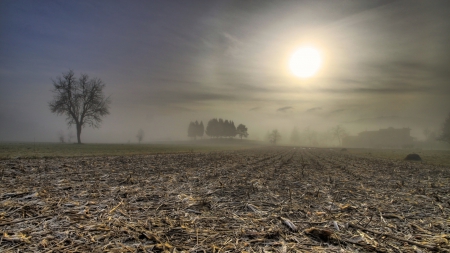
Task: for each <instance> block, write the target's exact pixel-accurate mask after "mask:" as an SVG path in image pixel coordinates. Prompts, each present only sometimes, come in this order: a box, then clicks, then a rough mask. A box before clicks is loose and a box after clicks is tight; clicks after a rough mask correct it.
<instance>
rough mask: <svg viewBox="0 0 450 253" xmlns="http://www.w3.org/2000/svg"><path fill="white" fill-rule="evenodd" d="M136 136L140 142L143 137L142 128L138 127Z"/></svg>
mask: <svg viewBox="0 0 450 253" xmlns="http://www.w3.org/2000/svg"><path fill="white" fill-rule="evenodd" d="M136 138H137V139H138V142H139V144H141V141H142V140H143V139H144V130H142V129H139V131H138V133H137V135H136Z"/></svg>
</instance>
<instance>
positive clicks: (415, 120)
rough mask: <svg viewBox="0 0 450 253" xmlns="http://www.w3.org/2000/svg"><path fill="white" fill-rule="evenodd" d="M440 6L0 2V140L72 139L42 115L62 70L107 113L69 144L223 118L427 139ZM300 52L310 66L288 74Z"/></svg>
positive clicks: (439, 85)
mask: <svg viewBox="0 0 450 253" xmlns="http://www.w3.org/2000/svg"><path fill="white" fill-rule="evenodd" d="M449 13H450V2H449V1H447V0H440V1H439V0H436V1H415V0H405V1H391V0H370V1H369V0H367V1H360V0H342V1H316V0H314V1H313V0H309V1H306V0H303V1H302V0H299V1H275V0H261V1H255V0H253V1H252V0H243V1H231V0H230V1H218V0H210V1H200V0H199V1H181V0H179V1H157V0H155V1H138V0H133V1H125V0H122V1H119V0H111V1H106V0H105V1H90V0H77V1H74V0H64V1H55V0H52V1H45V0H39V1H34V0H33V1H26V0H2V1H0V141H42V142H44V141H50V142H56V141H58V134H59V133H63V134H65V135H68V134H70V133H72V134H75V129H74V128H68V126H67V124H66V122H65V117H64V116H57V115H55V114H52V113H51V112H50V110H49V107H48V103H49V102H50V101H51V100H52V98H53V94H52V92H51V90H52V80H54V79H56V78H57V77H58V76H61V75H62V74H63V73H66V72H67V71H69V70H73V71H74V72H75V74H76V75H77V76H79V75H80V74H88V75H89V76H90V77H97V78H100V79H101V80H103V82H104V83H105V84H106V86H105V89H104V92H105V94H106V95H108V96H110V98H111V101H112V103H111V108H110V115H108V116H106V117H105V118H104V120H103V122H102V125H101V127H100V128H99V129H92V128H84V129H83V132H82V136H81V138H82V141H83V142H88V143H89V142H91V143H92V142H122V143H123V142H125V143H126V142H129V141H130V142H137V139H136V134H137V132H138V130H139V129H143V130H144V132H145V139H144V141H157V140H184V139H187V127H188V125H189V122H190V121H195V120H198V121H203V122H204V123H205V125H206V123H207V121H208V120H210V119H211V118H223V119H230V120H233V121H234V122H235V124H236V125H238V124H241V123H242V124H244V125H246V126H247V128H248V131H249V134H250V136H249V138H251V139H256V140H262V139H263V138H264V135H265V133H266V132H267V131H269V130H272V129H275V128H276V129H278V130H279V131H280V132H281V134H282V138H283V136H284V138H283V139H284V140H286V139H288V138H289V137H288V135H289V133H290V132H291V131H292V129H293V127H294V126H295V127H296V128H298V129H300V130H303V129H306V128H308V127H309V128H310V129H315V130H317V131H327V130H328V129H330V128H332V127H334V126H336V125H341V126H343V127H344V128H346V129H347V130H348V131H349V132H350V133H351V134H357V133H358V132H361V131H365V130H377V129H379V128H386V127H396V128H399V127H409V128H411V129H412V131H411V134H412V135H413V136H414V137H416V138H418V139H421V138H424V137H423V134H422V132H423V129H424V128H426V127H428V128H430V129H433V130H439V129H440V127H441V125H442V124H443V122H444V120H445V118H446V117H447V115H448V113H449V112H450V15H449ZM304 45H308V46H311V47H314V48H316V49H317V50H318V51H319V52H320V54H321V55H322V61H323V64H322V66H321V68H320V70H319V72H318V73H317V74H316V75H314V76H313V77H311V78H307V79H302V78H298V77H296V76H295V75H293V74H292V73H291V71H290V70H289V66H288V62H289V58H290V56H291V55H292V54H293V53H294V52H295V51H296V49H297V48H299V47H301V46H304Z"/></svg>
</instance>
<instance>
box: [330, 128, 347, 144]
mask: <svg viewBox="0 0 450 253" xmlns="http://www.w3.org/2000/svg"><path fill="white" fill-rule="evenodd" d="M331 133H332V135H333V137H334V138H336V139H337V140H338V141H339V146H342V138H344V137H345V136H346V135H347V130H345V128H343V127H341V125H337V126H335V127H333V128H332V129H331Z"/></svg>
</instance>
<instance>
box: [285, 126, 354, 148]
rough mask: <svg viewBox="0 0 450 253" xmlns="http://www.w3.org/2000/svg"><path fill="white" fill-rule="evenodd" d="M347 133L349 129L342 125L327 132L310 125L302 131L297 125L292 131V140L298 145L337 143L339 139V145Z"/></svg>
mask: <svg viewBox="0 0 450 253" xmlns="http://www.w3.org/2000/svg"><path fill="white" fill-rule="evenodd" d="M347 135H348V132H347V130H346V129H345V128H344V127H342V126H341V125H337V126H335V127H333V128H331V129H329V130H328V131H325V132H317V131H315V130H314V129H311V128H310V127H307V128H305V129H304V131H303V132H300V131H299V130H298V129H297V127H294V129H293V130H292V132H291V138H290V142H291V143H292V144H296V145H299V144H302V145H309V146H327V145H336V141H337V143H338V145H339V146H341V145H342V139H343V138H344V137H345V136H347Z"/></svg>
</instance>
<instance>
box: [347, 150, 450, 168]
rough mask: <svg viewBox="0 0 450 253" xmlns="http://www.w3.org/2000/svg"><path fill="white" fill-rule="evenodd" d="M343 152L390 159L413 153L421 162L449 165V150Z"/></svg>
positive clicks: (398, 158) (401, 157) (397, 158)
mask: <svg viewBox="0 0 450 253" xmlns="http://www.w3.org/2000/svg"><path fill="white" fill-rule="evenodd" d="M345 152H347V153H349V154H352V155H356V156H361V157H372V158H382V159H391V160H396V161H400V160H404V159H405V157H406V156H407V155H408V154H412V153H415V154H418V155H419V156H420V157H421V158H422V162H421V163H424V164H433V165H444V166H450V151H449V150H414V149H364V148H348V149H347V151H345ZM419 163H420V162H419Z"/></svg>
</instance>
